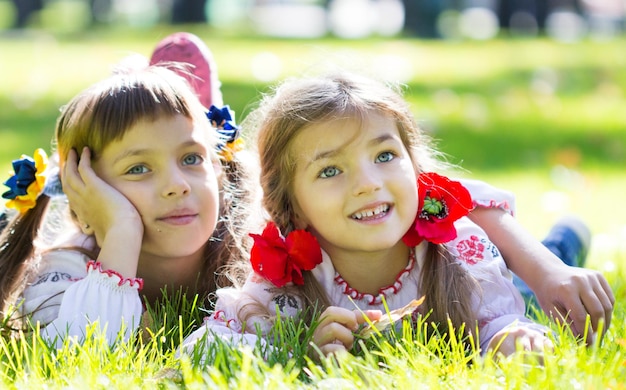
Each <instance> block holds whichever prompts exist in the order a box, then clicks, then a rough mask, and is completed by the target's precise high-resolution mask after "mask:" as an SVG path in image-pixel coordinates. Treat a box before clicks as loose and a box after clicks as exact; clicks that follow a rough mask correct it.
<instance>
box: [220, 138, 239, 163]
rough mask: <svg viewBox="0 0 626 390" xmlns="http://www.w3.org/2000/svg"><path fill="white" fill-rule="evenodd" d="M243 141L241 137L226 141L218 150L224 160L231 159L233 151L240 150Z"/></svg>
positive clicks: (233, 154)
mask: <svg viewBox="0 0 626 390" xmlns="http://www.w3.org/2000/svg"><path fill="white" fill-rule="evenodd" d="M243 148H244V142H243V139H241V138H237V139H236V140H234V141H232V142H226V145H225V146H224V147H223V148H222V149H221V150H220V151H219V152H218V153H219V155H220V156H222V158H223V159H224V160H226V161H233V158H234V156H235V153H237V152H238V151H240V150H243Z"/></svg>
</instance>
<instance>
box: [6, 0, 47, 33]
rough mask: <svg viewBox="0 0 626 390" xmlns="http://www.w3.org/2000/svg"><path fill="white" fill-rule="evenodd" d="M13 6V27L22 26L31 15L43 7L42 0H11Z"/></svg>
mask: <svg viewBox="0 0 626 390" xmlns="http://www.w3.org/2000/svg"><path fill="white" fill-rule="evenodd" d="M13 5H14V6H15V10H16V13H15V20H14V21H13V28H24V27H26V25H27V24H28V20H29V19H30V17H31V15H32V14H33V13H34V12H36V11H40V10H41V9H42V8H43V0H13Z"/></svg>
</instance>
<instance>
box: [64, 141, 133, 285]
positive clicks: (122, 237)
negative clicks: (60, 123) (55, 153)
mask: <svg viewBox="0 0 626 390" xmlns="http://www.w3.org/2000/svg"><path fill="white" fill-rule="evenodd" d="M61 178H62V183H63V192H64V193H65V194H66V196H67V198H68V201H69V204H70V208H71V209H72V211H73V212H74V213H75V214H76V216H77V219H78V221H79V224H80V228H81V230H82V231H83V233H85V234H93V235H95V237H96V242H97V243H98V246H100V248H101V251H100V256H98V261H100V262H102V263H103V266H104V268H105V269H114V270H116V271H117V272H119V273H121V274H122V275H123V276H125V277H135V273H136V268H137V260H136V261H134V262H133V261H131V259H133V258H134V259H138V257H139V251H140V249H141V242H142V237H143V223H142V221H141V216H140V215H139V213H138V212H137V209H136V208H135V206H133V204H132V203H131V202H130V201H129V200H128V199H127V198H126V197H125V196H124V195H123V194H122V193H120V192H119V191H118V190H116V189H115V188H114V187H112V186H110V185H109V184H107V183H106V182H105V181H104V180H102V179H101V178H100V177H98V175H97V174H96V173H95V172H94V170H93V169H92V167H91V155H90V152H89V149H88V148H84V149H83V151H82V153H81V156H80V161H78V155H77V153H76V151H74V150H71V151H70V152H69V154H68V157H67V161H66V163H65V166H64V167H63V174H62V175H61ZM101 257H102V258H101ZM118 263H119V264H118Z"/></svg>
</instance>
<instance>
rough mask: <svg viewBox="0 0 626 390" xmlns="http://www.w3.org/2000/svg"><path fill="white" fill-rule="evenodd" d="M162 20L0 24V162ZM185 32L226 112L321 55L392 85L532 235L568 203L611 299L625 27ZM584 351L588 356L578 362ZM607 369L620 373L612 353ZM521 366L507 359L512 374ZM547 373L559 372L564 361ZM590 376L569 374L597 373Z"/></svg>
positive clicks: (621, 230)
mask: <svg viewBox="0 0 626 390" xmlns="http://www.w3.org/2000/svg"><path fill="white" fill-rule="evenodd" d="M171 31H172V30H166V29H161V30H151V31H142V32H133V31H117V32H111V31H109V32H107V31H100V32H92V33H85V34H82V35H80V36H65V37H54V36H50V35H46V34H42V33H36V34H29V35H24V36H14V35H13V36H9V35H6V36H0V171H7V170H8V169H9V167H10V161H11V160H12V159H13V158H16V157H18V156H19V155H20V154H21V153H27V154H32V151H33V150H34V148H36V147H45V148H47V149H49V148H50V139H51V136H52V132H53V129H54V123H55V119H56V116H57V114H58V109H59V107H60V106H61V105H63V104H64V103H65V102H67V101H68V100H69V99H70V98H71V97H72V96H73V95H75V94H76V93H77V92H79V91H80V90H81V89H83V88H85V87H86V86H88V85H89V84H91V83H93V82H95V81H97V80H99V79H101V78H103V77H105V76H106V75H107V74H108V73H109V72H110V70H111V66H112V65H113V64H114V63H115V62H117V61H119V60H120V59H122V58H123V57H124V56H126V55H127V54H129V53H131V52H138V53H141V54H144V55H149V53H150V50H151V49H152V47H153V46H154V44H155V43H156V42H157V41H158V40H159V39H161V38H162V37H164V36H165V35H167V34H168V33H169V32H171ZM195 32H197V33H198V35H200V36H201V37H202V38H204V39H205V41H206V42H207V44H208V45H209V47H210V48H211V49H212V50H213V53H214V56H215V58H216V61H217V63H218V66H219V73H220V77H221V79H222V82H223V88H222V90H223V92H224V96H225V100H226V102H227V103H229V104H230V106H231V107H232V108H234V109H235V110H236V111H237V116H238V119H239V120H240V119H241V118H243V117H244V116H245V115H246V114H247V113H249V112H250V110H251V108H253V107H254V104H255V102H256V101H257V99H258V97H259V96H260V94H261V93H262V92H266V91H268V86H269V85H272V84H273V83H274V82H276V81H277V80H279V79H281V78H284V77H287V76H292V75H298V74H302V73H310V72H315V71H319V70H320V69H328V68H330V67H331V66H330V65H329V64H331V63H332V64H337V65H339V66H341V67H344V68H350V69H357V70H360V71H365V72H369V73H371V74H374V75H377V76H379V77H386V78H388V79H390V80H399V81H401V82H402V83H404V84H406V97H407V99H408V100H409V101H410V102H411V103H412V105H413V107H414V111H415V114H416V116H417V117H418V118H419V120H420V122H421V123H422V124H423V125H424V127H425V128H426V129H428V131H430V132H432V134H433V136H434V137H435V138H436V139H437V140H438V144H439V146H440V148H441V149H442V150H443V151H444V152H446V153H448V154H449V155H450V160H451V161H452V162H455V163H458V164H459V165H460V166H461V167H463V168H464V169H465V170H466V172H464V173H462V174H463V175H467V176H472V177H475V178H480V179H484V180H486V181H488V182H490V183H492V184H494V185H496V186H499V187H502V188H506V189H509V190H511V191H513V192H514V193H515V194H516V195H517V202H518V203H517V206H518V213H517V217H518V218H519V220H520V221H521V222H522V223H523V224H524V225H525V226H526V227H527V228H528V229H529V230H530V231H531V232H533V233H534V234H535V235H536V236H537V237H541V235H542V234H544V233H545V232H546V231H547V230H548V228H549V227H550V225H551V224H552V223H553V222H554V221H555V220H556V219H557V218H558V217H559V216H561V215H563V214H566V213H576V214H578V215H580V216H582V217H583V218H584V219H585V220H586V221H587V222H588V223H589V225H590V226H591V228H592V231H593V233H594V240H593V245H592V249H591V253H590V260H589V266H590V267H593V268H596V269H599V270H601V271H603V272H605V274H606V275H607V278H608V279H609V281H610V282H611V283H612V284H613V285H614V287H615V288H616V292H617V293H618V295H619V299H623V298H624V297H625V296H626V291H625V290H624V288H623V282H621V280H622V278H623V277H624V275H625V273H626V244H624V243H625V242H626V207H624V206H623V204H622V202H621V200H622V199H623V197H624V193H625V191H626V184H625V183H626V171H625V169H624V167H626V104H625V100H624V96H625V94H626V51H625V50H624V49H623V48H624V44H625V43H626V41H625V40H623V39H622V40H616V41H609V42H592V41H587V42H582V43H577V44H561V43H556V42H552V41H549V40H543V39H542V40H518V41H508V40H498V41H493V42H487V43H460V42H458V43H454V42H452V43H450V42H448V43H445V42H437V41H426V42H425V41H417V40H408V39H402V40H378V39H371V40H365V41H338V40H332V39H328V40H316V41H298V40H266V39H260V38H250V39H245V38H241V37H236V36H232V35H226V34H224V33H218V32H215V31H211V30H208V29H204V30H195ZM624 319H625V315H624V306H623V303H621V301H618V307H617V309H616V318H615V321H614V324H613V326H612V329H613V331H614V332H617V333H616V335H615V337H614V338H612V339H611V341H612V342H613V343H614V344H615V343H616V344H615V345H613V346H612V347H611V348H614V349H612V351H614V353H612V354H611V359H621V362H623V361H624V359H625V357H624V354H625V353H626V347H625V346H624V345H622V346H621V348H620V347H619V343H620V342H621V343H624V338H625V334H624V328H625V320H624ZM620 340H621V341H620ZM568 348H569V347H568ZM571 348H573V347H571ZM568 351H569V350H568ZM561 353H564V351H561ZM586 353H591V352H589V351H587V352H585V351H578V352H575V356H572V357H571V359H573V360H572V364H573V365H574V367H578V368H579V369H582V370H589V372H588V374H589V375H591V376H593V375H594V374H597V375H600V374H599V373H594V372H593V371H592V370H593V369H594V368H595V369H596V370H601V369H602V364H603V363H602V362H601V361H596V360H595V359H597V358H598V356H597V355H592V356H591V357H589V356H586V355H585V354H586ZM602 357H603V359H604V358H606V357H605V356H604V355H602ZM586 359H590V361H591V362H592V363H591V368H589V367H587V368H586V367H585V366H584V365H585V363H584V361H583V360H586ZM244 360H245V359H244ZM168 362H169V360H168ZM170 363H171V362H170ZM605 363H606V362H605ZM168 364H169V363H168ZM254 364H258V363H254ZM353 364H354V365H353ZM359 364H360V363H358V362H357V363H351V364H349V365H348V366H349V367H356V366H358V365H359ZM363 364H364V366H367V364H365V363H363ZM555 364H557V363H555ZM619 365H620V363H615V365H614V366H611V367H619ZM157 366H158V364H157ZM557 366H558V364H557ZM457 368H458V367H457ZM367 369H371V367H370V368H367ZM438 369H439V370H441V369H442V367H439V368H438ZM489 370H491V369H488V370H487V371H488V372H490V373H494V375H495V372H496V371H497V370H495V369H494V370H495V371H494V370H492V371H489ZM0 371H1V370H0ZM330 371H332V370H330ZM505 372H510V371H506V369H505ZM530 372H531V373H534V374H532V375H537V373H536V372H535V371H533V370H530ZM585 372H586V371H585ZM619 372H620V373H621V374H623V375H626V368H624V366H623V363H622V368H621V371H619ZM523 374H524V373H523V372H519V370H518V371H516V372H515V374H514V376H515V375H522V376H521V377H523ZM189 375H191V374H189ZM216 375H217V374H216ZM277 375H278V374H277ZM281 375H288V374H285V373H283V374H281ZM312 375H313V374H312ZM458 375H461V376H463V375H469V378H470V380H471V382H472V383H474V384H475V385H476V386H473V387H479V386H477V385H479V384H481V383H486V384H488V386H489V384H493V385H495V386H502V387H514V388H515V387H523V386H522V385H520V383H517V384H515V383H513V384H511V383H507V382H506V380H505V379H502V380H500V381H499V382H497V383H496V382H493V383H492V382H490V379H486V378H487V377H486V376H485V377H483V376H482V375H481V376H478V375H477V374H476V372H474V371H471V372H470V373H465V374H463V373H461V374H459V372H452V373H451V377H452V378H454V379H453V380H452V381H451V382H450V385H451V386H452V384H453V383H457V384H458V383H460V382H459V377H458ZM558 375H562V376H561V377H560V378H561V379H566V378H567V375H568V374H567V370H565V371H563V370H562V371H560V373H559V374H558ZM441 376H444V377H445V374H444V373H441V375H440V376H437V377H436V378H440V377H441ZM278 377H280V375H279V376H278ZM521 377H520V378H521ZM557 377H558V376H557ZM357 378H358V375H357ZM398 378H399V377H398ZM593 378H595V379H593V380H591V382H590V383H587V385H586V386H585V385H584V384H583V386H582V387H583V388H597V386H596V385H599V387H606V386H609V384H610V382H609V381H604V382H598V381H599V379H598V378H596V377H593ZM623 378H624V376H622V377H621V378H618V377H615V378H613V379H614V381H613V382H611V383H615V385H614V386H610V387H613V388H624V380H623ZM405 379H406V378H404V379H398V380H399V382H398V384H402V383H407V382H405ZM430 379H431V380H432V378H430ZM544 380H545V379H544ZM192 382H193V381H192ZM257 383H260V382H257ZM286 383H290V382H289V381H287V382H286ZM375 383H376V382H375ZM542 383H548V384H552V385H553V386H558V387H560V385H561V384H562V383H559V382H557V381H554V382H550V381H549V380H548V381H547V382H545V381H543V380H542ZM509 385H510V386H509ZM451 386H450V387H451ZM548 386H549V385H548ZM549 387H550V386H549ZM565 387H570V386H569V385H565ZM574 387H576V386H574Z"/></svg>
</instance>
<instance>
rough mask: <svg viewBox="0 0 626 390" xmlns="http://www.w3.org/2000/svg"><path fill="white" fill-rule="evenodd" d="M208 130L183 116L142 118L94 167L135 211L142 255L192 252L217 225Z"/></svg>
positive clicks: (215, 189) (106, 150)
mask: <svg viewBox="0 0 626 390" xmlns="http://www.w3.org/2000/svg"><path fill="white" fill-rule="evenodd" d="M211 152H212V149H211V148H210V147H209V144H208V139H207V129H206V128H201V127H197V126H194V124H193V122H192V121H191V120H190V119H188V118H186V117H184V116H183V115H176V116H174V117H170V118H161V119H158V120H156V121H154V122H151V121H146V120H141V121H139V122H138V123H137V124H135V125H134V126H133V127H131V128H130V129H129V130H128V131H127V132H126V134H125V135H124V137H122V139H120V140H118V141H114V142H112V143H111V144H109V145H108V146H107V147H106V148H104V150H103V151H102V155H101V157H100V158H98V160H97V161H96V162H95V163H94V165H93V166H94V170H95V171H96V173H97V174H98V176H100V177H101V178H102V179H103V180H104V181H106V182H107V183H108V184H109V185H111V186H113V187H114V188H115V189H117V190H118V191H120V192H121V193H122V194H123V195H124V196H125V197H126V198H127V199H128V200H129V201H130V202H131V203H132V204H133V205H134V206H135V208H136V209H137V211H138V212H139V214H140V215H141V219H142V221H143V225H144V237H143V244H142V254H144V255H145V254H152V255H155V256H161V257H181V256H188V255H192V254H195V253H197V252H198V251H199V250H200V249H202V248H203V247H204V245H205V244H206V243H207V241H208V239H209V238H210V236H211V235H212V234H213V231H214V230H215V227H216V224H217V218H218V207H219V194H218V184H217V179H216V177H215V171H214V168H213V164H212V162H211V158H210V157H211Z"/></svg>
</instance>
